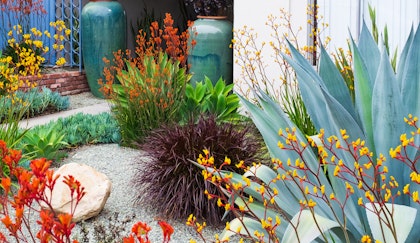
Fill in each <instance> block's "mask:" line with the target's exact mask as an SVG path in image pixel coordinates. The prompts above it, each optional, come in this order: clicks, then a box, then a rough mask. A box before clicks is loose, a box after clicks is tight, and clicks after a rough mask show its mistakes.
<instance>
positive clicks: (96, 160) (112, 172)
mask: <svg viewBox="0 0 420 243" xmlns="http://www.w3.org/2000/svg"><path fill="white" fill-rule="evenodd" d="M70 102H71V106H70V109H75V108H80V107H83V106H87V105H93V104H98V103H101V102H107V101H106V100H104V99H100V98H97V97H94V96H93V95H92V94H91V93H89V92H88V93H82V94H78V95H71V96H70ZM145 160H147V157H146V156H145V155H144V153H143V152H142V151H140V150H136V149H131V148H126V147H121V146H119V145H118V144H100V145H88V146H82V147H80V148H78V149H76V150H74V151H72V152H70V153H69V155H68V157H67V158H66V159H64V161H62V162H61V164H64V163H71V162H76V163H84V164H87V165H89V166H91V167H93V168H95V169H96V170H98V171H99V172H102V173H104V174H105V175H107V176H108V177H109V179H110V180H111V182H112V191H111V195H110V197H109V198H108V200H107V202H106V204H105V208H104V209H103V211H102V212H101V213H100V214H99V215H98V216H96V217H94V218H92V219H89V220H87V221H86V222H82V223H78V224H77V225H76V227H75V229H74V230H73V234H72V236H73V237H74V238H75V239H78V240H79V242H89V243H90V242H92V243H97V242H103V243H105V242H109V243H110V242H121V239H122V237H123V236H128V234H129V231H130V230H131V227H132V225H133V224H134V223H136V222H137V221H142V222H145V223H147V224H148V225H149V226H150V227H151V228H152V230H151V232H150V233H149V239H150V240H151V242H162V240H163V235H162V231H161V229H160V226H159V225H158V224H157V219H158V218H159V219H163V220H165V216H164V215H160V214H159V212H157V211H156V210H155V209H154V208H153V205H147V204H144V205H138V204H134V203H133V195H136V193H135V190H136V189H135V188H134V187H133V186H132V184H131V180H132V179H133V176H134V175H135V168H136V166H137V165H135V163H141V162H142V161H145ZM54 166H59V165H54ZM186 220H187V219H186V218H185V219H179V220H167V222H168V223H170V224H171V225H172V226H173V228H174V230H175V232H174V234H173V235H172V237H171V242H180V243H182V242H189V240H190V239H195V240H197V242H201V240H200V238H199V236H198V235H197V234H196V233H195V232H194V231H193V229H192V228H190V227H188V226H186V224H185V222H186ZM101 226H102V227H101ZM101 229H103V232H101V231H100V230H101ZM0 230H4V229H1V224H0ZM221 232H222V228H217V229H216V228H213V227H207V228H206V229H205V230H204V234H205V236H206V238H207V239H214V235H215V234H216V233H221ZM98 236H99V237H100V238H98Z"/></svg>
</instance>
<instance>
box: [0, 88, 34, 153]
mask: <svg viewBox="0 0 420 243" xmlns="http://www.w3.org/2000/svg"><path fill="white" fill-rule="evenodd" d="M12 104H13V105H12ZM27 110H28V105H27V103H24V102H21V101H20V100H19V99H17V98H15V97H13V96H12V97H10V98H5V97H4V96H1V97H0V118H1V119H0V121H1V122H0V126H1V129H0V140H3V141H5V142H6V144H7V145H8V146H9V147H11V148H15V146H16V144H18V143H19V141H20V140H21V139H22V137H23V135H24V134H25V132H26V131H27V130H20V129H19V121H20V120H21V119H23V118H24V117H25V114H26V113H27Z"/></svg>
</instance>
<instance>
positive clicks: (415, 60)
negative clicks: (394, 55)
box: [399, 25, 420, 117]
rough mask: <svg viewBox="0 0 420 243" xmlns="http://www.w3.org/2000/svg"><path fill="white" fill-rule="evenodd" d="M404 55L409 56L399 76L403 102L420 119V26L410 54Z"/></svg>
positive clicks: (412, 42) (409, 50)
mask: <svg viewBox="0 0 420 243" xmlns="http://www.w3.org/2000/svg"><path fill="white" fill-rule="evenodd" d="M405 48H406V47H405ZM405 48H404V49H405ZM404 54H406V55H407V58H406V60H405V61H404V62H405V64H404V65H405V68H404V69H403V70H399V71H400V72H401V73H400V74H399V75H401V78H402V80H401V82H402V87H401V96H402V97H404V99H403V102H404V105H405V106H406V107H407V112H409V113H412V114H413V115H414V116H417V117H420V102H419V94H420V83H419V82H420V68H419V64H420V25H419V26H418V28H417V30H416V33H415V34H414V37H413V40H412V41H411V45H410V47H409V48H408V52H407V53H405V52H404Z"/></svg>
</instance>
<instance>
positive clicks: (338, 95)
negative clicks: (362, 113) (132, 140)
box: [319, 45, 358, 121]
mask: <svg viewBox="0 0 420 243" xmlns="http://www.w3.org/2000/svg"><path fill="white" fill-rule="evenodd" d="M319 75H320V76H321V79H322V80H323V82H324V83H325V86H326V88H327V90H328V92H329V93H330V94H331V95H332V96H333V97H334V98H335V99H336V100H337V101H338V102H339V103H340V104H341V105H342V106H343V107H344V108H345V109H346V110H347V112H348V113H349V114H350V115H351V116H352V117H353V119H354V120H356V121H358V117H357V115H356V112H355V110H354V106H353V101H352V99H351V96H350V92H349V89H348V87H347V85H346V83H345V81H344V79H343V77H342V76H341V74H340V72H339V71H338V69H337V67H336V65H335V64H334V62H333V61H332V60H331V58H330V55H329V54H328V53H327V51H326V50H325V48H324V46H322V45H321V60H320V63H319Z"/></svg>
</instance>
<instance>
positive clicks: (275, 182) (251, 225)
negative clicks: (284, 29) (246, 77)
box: [203, 25, 420, 242]
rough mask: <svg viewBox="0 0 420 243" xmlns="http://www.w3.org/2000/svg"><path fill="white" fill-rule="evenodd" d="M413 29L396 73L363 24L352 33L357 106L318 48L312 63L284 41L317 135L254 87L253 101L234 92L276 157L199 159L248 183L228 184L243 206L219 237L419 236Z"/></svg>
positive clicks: (418, 84)
mask: <svg viewBox="0 0 420 243" xmlns="http://www.w3.org/2000/svg"><path fill="white" fill-rule="evenodd" d="M419 29H420V27H418V28H417V30H416V31H415V32H414V31H411V33H410V35H409V37H408V39H407V42H406V45H405V47H404V49H403V51H402V53H401V55H400V57H399V58H398V60H400V61H399V64H398V68H397V72H396V73H394V71H393V68H392V66H391V63H390V62H389V58H388V56H387V52H386V50H384V49H385V48H381V49H382V50H381V49H380V48H378V46H377V44H376V43H375V41H374V39H373V37H372V35H371V34H370V32H369V31H368V30H367V27H366V26H365V25H364V26H363V28H362V31H361V35H360V39H359V42H358V43H357V44H356V43H355V41H353V40H352V41H351V47H352V53H353V55H354V67H353V71H354V77H355V103H354V105H353V102H352V98H351V96H350V94H349V91H348V88H347V87H346V85H345V82H344V80H343V78H342V77H341V75H340V73H339V71H338V70H337V68H336V67H335V65H334V63H333V61H332V60H331V58H330V57H329V55H328V54H327V52H326V51H325V50H324V49H322V50H321V61H320V67H319V72H317V71H316V70H315V69H314V68H313V67H312V66H311V64H310V63H308V62H307V61H306V59H305V58H304V57H303V56H301V54H299V52H298V51H297V50H296V49H295V48H293V46H292V45H290V49H291V57H290V56H287V55H284V57H285V59H287V61H288V62H289V63H290V64H291V66H292V67H293V68H294V70H295V71H296V73H297V76H298V82H299V88H300V90H301V93H302V98H303V100H304V103H305V105H306V108H307V110H308V112H309V114H310V116H311V118H312V120H313V122H314V124H315V126H316V128H317V129H318V131H319V132H320V135H319V136H316V138H317V139H318V140H319V141H318V142H319V143H318V145H316V144H315V142H316V140H315V139H314V138H311V137H310V138H307V137H306V136H305V135H304V134H303V133H302V132H301V131H299V130H296V129H294V128H293V127H296V126H295V125H294V124H293V123H292V122H291V120H290V119H289V118H288V117H287V115H286V114H285V113H284V112H283V111H282V109H281V108H280V107H279V105H278V104H276V102H274V101H273V100H271V99H270V98H269V97H268V96H267V95H266V94H264V93H263V92H262V91H258V90H257V91H256V95H257V97H258V98H259V102H258V104H257V105H255V104H253V103H251V102H249V101H247V100H246V99H244V98H241V100H242V101H243V103H244V105H245V107H246V108H247V109H248V111H249V112H250V114H251V116H252V119H253V121H254V123H255V124H256V126H257V127H258V129H259V130H260V132H261V134H262V136H263V137H264V140H265V142H266V145H267V147H268V149H269V151H270V154H271V156H272V158H273V162H274V163H273V164H274V165H273V167H268V166H264V165H257V166H254V167H252V168H249V169H247V170H246V172H245V173H244V174H243V175H239V174H233V175H232V174H229V173H225V172H224V171H220V170H217V169H214V168H211V167H207V166H205V165H204V166H203V168H206V169H207V171H208V172H210V173H212V174H213V175H215V176H216V178H217V176H219V177H220V178H223V180H224V182H226V181H227V180H230V181H231V182H232V184H235V185H236V188H238V183H240V185H246V186H239V188H240V190H237V192H238V193H237V194H233V193H232V190H231V189H230V190H226V189H225V191H226V192H227V195H229V196H230V199H229V200H230V203H233V202H234V203H235V204H236V205H237V207H238V208H240V209H242V211H241V212H242V214H238V215H237V218H236V219H234V220H233V221H232V222H231V224H230V228H229V229H226V230H225V231H224V233H223V234H222V236H221V237H222V238H223V239H226V238H227V237H229V236H230V235H232V234H236V233H238V232H239V234H244V235H249V236H251V237H253V238H256V239H258V240H264V241H265V242H276V240H277V239H281V240H282V242H312V241H314V240H315V241H330V242H354V241H362V242H369V240H370V239H371V238H373V239H374V240H378V241H380V242H404V241H407V242H418V241H419V239H420V231H418V230H415V229H418V228H419V227H420V216H419V210H418V209H420V204H419V203H420V201H419V199H418V190H419V188H420V185H419V183H420V179H417V178H418V177H420V176H419V174H418V171H419V166H418V165H416V161H417V160H418V159H419V155H420V150H419V146H420V139H419V138H418V134H419V131H416V129H417V124H416V121H417V118H416V117H419V116H420V103H419V102H418V101H419V100H420V69H419V68H418V67H419V65H420V30H419ZM408 114H411V115H408ZM404 117H407V118H405V119H404ZM410 126H414V127H415V129H414V132H413V133H410V130H409V128H410ZM410 134H414V135H413V137H409V136H410ZM336 135H337V136H336ZM308 145H312V146H314V147H316V148H317V149H308V148H310V146H308ZM317 151H318V152H317ZM384 164H386V166H385V165H384ZM210 177H211V176H210ZM229 178H230V179H229ZM410 178H411V179H410ZM250 179H251V180H252V181H251V182H250ZM213 180H214V178H213ZM223 180H222V181H223ZM263 186H264V187H265V188H266V189H265V190H262V189H261V188H262V187H263ZM402 187H404V190H403V189H402ZM238 195H240V196H238ZM251 199H252V200H251ZM231 209H232V208H231ZM232 210H233V209H232ZM275 219H276V220H275ZM280 221H281V223H280ZM253 232H263V233H264V232H265V234H263V235H262V234H252V233H253ZM276 237H278V238H276ZM274 238H276V239H274Z"/></svg>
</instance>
